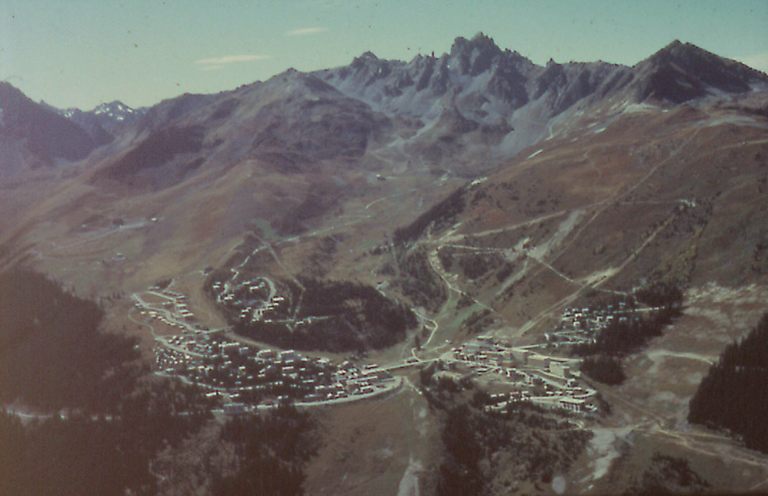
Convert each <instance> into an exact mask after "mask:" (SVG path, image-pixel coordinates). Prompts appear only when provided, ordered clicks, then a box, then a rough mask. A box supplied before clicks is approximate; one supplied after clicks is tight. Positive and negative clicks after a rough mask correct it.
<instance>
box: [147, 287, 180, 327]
mask: <svg viewBox="0 0 768 496" xmlns="http://www.w3.org/2000/svg"><path fill="white" fill-rule="evenodd" d="M150 294H151V295H154V296H155V297H158V298H161V299H162V300H163V302H162V304H160V305H159V306H157V307H154V308H150V307H145V306H143V305H141V304H140V303H138V302H137V303H136V304H135V305H134V306H135V307H136V308H137V309H139V310H140V311H141V315H147V316H149V317H150V318H152V319H157V320H158V321H160V322H162V323H163V324H165V325H168V326H171V327H176V328H179V329H183V328H185V327H186V326H185V325H184V324H183V323H184V322H193V321H194V320H195V314H194V313H193V312H192V311H191V310H190V309H189V305H188V303H187V297H186V296H185V295H183V294H182V293H179V292H177V291H171V290H169V289H166V290H162V291H160V290H155V291H151V292H150Z"/></svg>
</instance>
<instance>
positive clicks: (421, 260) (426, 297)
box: [397, 249, 448, 311]
mask: <svg viewBox="0 0 768 496" xmlns="http://www.w3.org/2000/svg"><path fill="white" fill-rule="evenodd" d="M398 262H399V266H400V277H399V278H398V279H397V285H398V287H399V288H400V290H401V291H402V292H403V294H404V295H405V296H407V297H408V298H410V300H411V301H412V302H413V303H414V304H416V305H418V306H422V307H424V308H426V309H429V310H431V311H436V310H438V309H439V308H440V306H441V305H442V304H443V303H444V302H445V300H446V299H447V298H448V295H447V293H446V290H445V285H444V284H443V282H442V281H441V280H440V278H439V277H438V276H437V275H436V274H435V273H434V272H433V271H432V268H431V267H430V265H429V260H428V258H427V253H426V250H424V249H418V250H413V251H408V252H406V251H405V250H399V251H398Z"/></svg>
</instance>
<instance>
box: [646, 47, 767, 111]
mask: <svg viewBox="0 0 768 496" xmlns="http://www.w3.org/2000/svg"><path fill="white" fill-rule="evenodd" d="M633 71H634V73H635V81H634V82H633V85H632V86H633V89H634V91H635V98H636V99H637V100H638V101H645V100H646V99H648V98H655V99H659V100H663V101H667V102H671V103H682V102H686V101H689V100H692V99H695V98H701V97H704V96H707V95H723V94H738V93H746V92H748V91H750V90H751V89H753V88H755V87H758V86H762V87H763V88H766V87H768V77H766V75H765V74H764V73H762V72H759V71H756V70H754V69H752V68H750V67H748V66H746V65H744V64H742V63H739V62H736V61H734V60H729V59H725V58H722V57H719V56H717V55H715V54H714V53H711V52H708V51H706V50H703V49H701V48H699V47H697V46H695V45H692V44H690V43H681V42H680V41H677V40H676V41H674V42H672V43H670V44H669V45H667V46H666V47H664V48H662V49H661V50H659V51H658V52H656V53H655V54H653V55H652V56H650V57H649V58H647V59H645V60H643V61H642V62H639V63H638V64H637V65H635V67H634V68H633Z"/></svg>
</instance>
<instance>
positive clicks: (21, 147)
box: [0, 82, 96, 176]
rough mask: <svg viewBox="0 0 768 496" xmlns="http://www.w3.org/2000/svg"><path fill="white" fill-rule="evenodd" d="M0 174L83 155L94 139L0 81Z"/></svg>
mask: <svg viewBox="0 0 768 496" xmlns="http://www.w3.org/2000/svg"><path fill="white" fill-rule="evenodd" d="M0 141H1V142H2V147H0V176H2V175H10V174H14V173H17V172H20V171H22V170H25V169H28V168H29V167H35V166H40V165H50V164H52V163H53V162H54V161H55V160H57V159H63V160H70V161H73V160H80V159H83V158H85V157H86V156H87V155H88V154H89V153H90V152H91V150H93V149H94V148H95V147H96V143H95V142H94V140H93V139H91V137H90V136H88V134H87V133H86V132H85V131H83V129H81V128H80V127H79V126H77V125H76V124H74V123H72V122H70V121H68V120H67V119H66V118H64V117H62V116H60V115H58V114H56V113H55V112H52V111H51V110H49V109H47V108H45V107H43V106H42V105H40V104H37V103H35V102H33V101H32V100H30V99H29V98H27V97H26V96H25V95H24V94H23V93H22V92H21V91H19V90H18V89H16V88H15V87H14V86H12V85H11V84H9V83H5V82H0Z"/></svg>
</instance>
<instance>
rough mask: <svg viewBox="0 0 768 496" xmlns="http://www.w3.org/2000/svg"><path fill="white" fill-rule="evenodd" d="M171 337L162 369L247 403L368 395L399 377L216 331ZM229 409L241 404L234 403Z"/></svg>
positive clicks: (162, 353) (160, 357)
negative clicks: (261, 346) (263, 345)
mask: <svg viewBox="0 0 768 496" xmlns="http://www.w3.org/2000/svg"><path fill="white" fill-rule="evenodd" d="M168 342H169V343H170V344H171V345H172V347H168V346H159V347H157V348H156V350H155V356H156V365H157V367H158V369H160V370H161V371H163V373H165V374H167V375H174V376H179V377H181V378H183V379H184V380H185V381H187V382H190V383H194V384H197V385H199V386H202V387H204V388H206V389H208V390H209V391H210V392H209V393H208V394H209V396H211V397H222V398H226V399H227V400H228V401H229V402H238V403H242V404H244V405H245V404H248V405H261V406H262V407H270V406H274V405H277V404H280V403H283V402H287V401H292V402H296V403H307V404H312V403H318V404H319V403H323V402H327V401H331V400H338V399H343V398H354V397H356V396H359V397H364V396H367V395H374V394H376V393H378V392H381V390H383V389H386V388H388V387H390V385H391V383H392V382H393V381H395V378H394V377H392V375H391V374H390V373H389V372H386V371H384V370H381V369H379V367H378V366H376V365H368V366H366V367H364V368H362V369H359V368H358V367H357V366H356V365H354V364H353V363H351V362H348V361H347V362H344V363H342V364H340V365H338V366H336V365H334V364H332V363H331V362H330V360H328V359H327V358H310V357H306V356H303V355H301V354H299V353H297V352H296V351H293V350H285V351H277V350H271V349H261V350H257V349H255V348H253V347H250V346H246V345H243V344H241V343H239V342H236V341H229V340H227V339H226V338H223V337H221V336H218V335H216V334H206V333H203V334H194V333H184V334H182V335H180V336H174V337H172V338H170V339H169V340H168ZM179 349H181V351H180V350H179ZM187 351H188V352H189V353H188V352H187ZM229 409H237V408H236V407H233V406H231V405H230V407H229Z"/></svg>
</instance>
